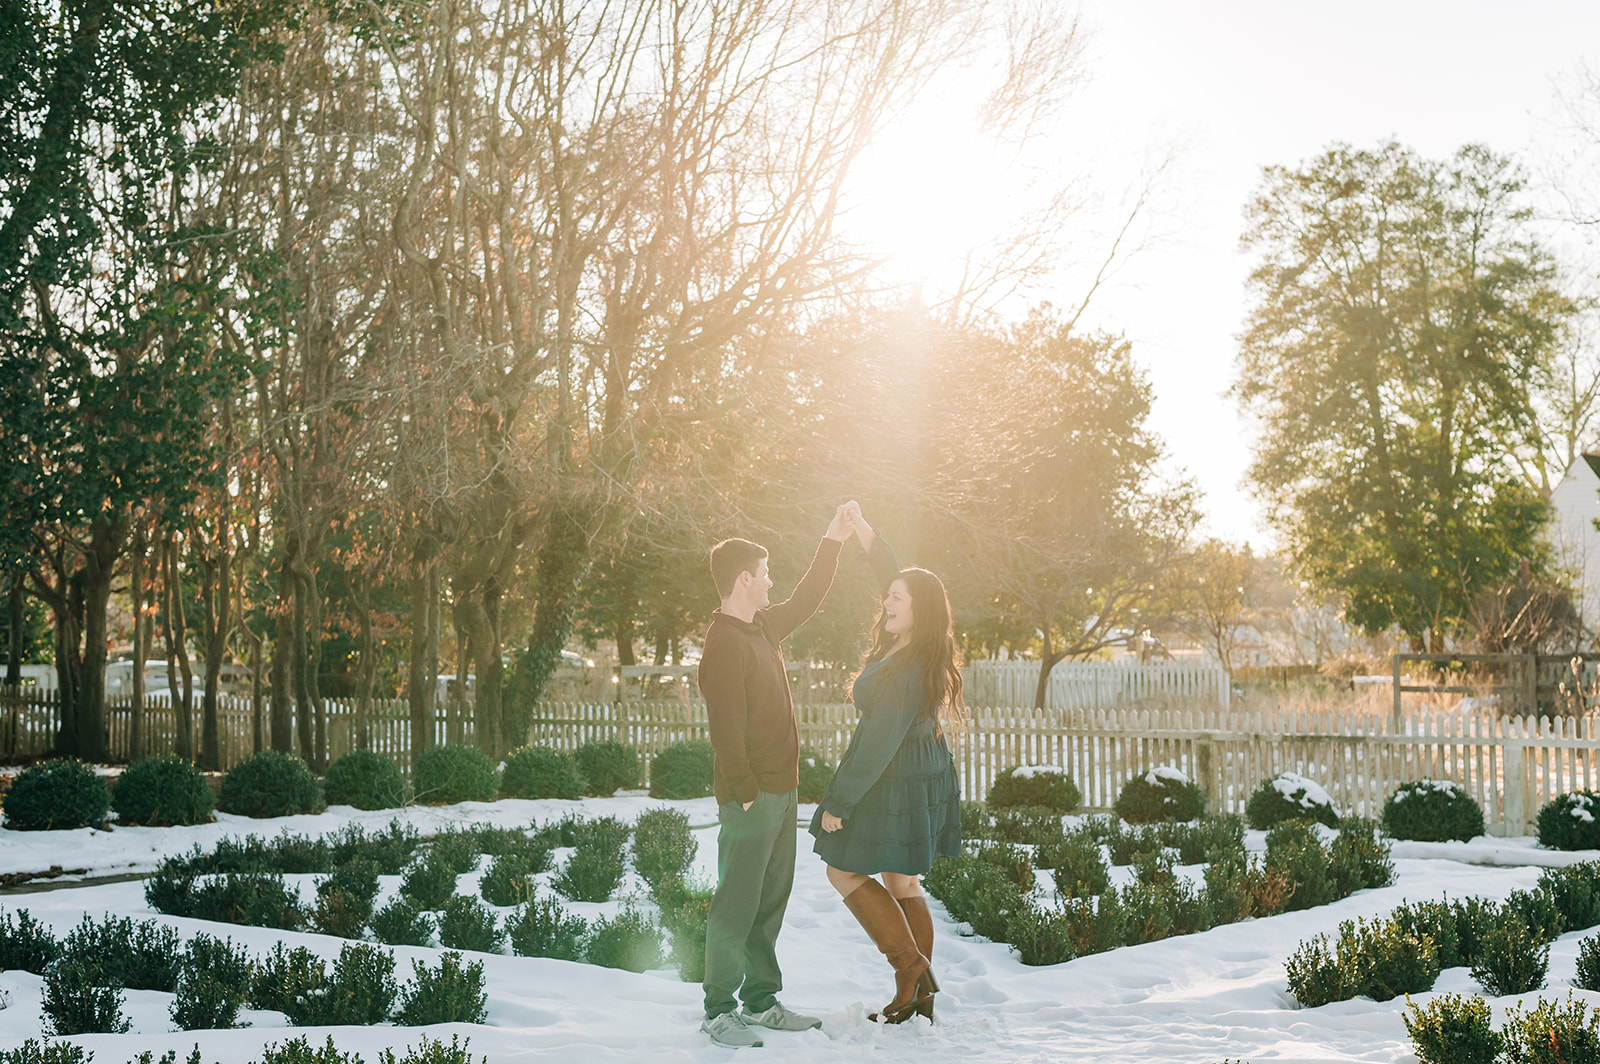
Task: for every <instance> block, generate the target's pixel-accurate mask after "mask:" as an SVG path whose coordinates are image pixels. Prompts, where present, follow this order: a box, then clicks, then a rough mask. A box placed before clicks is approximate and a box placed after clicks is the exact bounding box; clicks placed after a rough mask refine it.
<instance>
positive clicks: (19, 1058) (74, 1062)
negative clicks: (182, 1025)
mask: <svg viewBox="0 0 1600 1064" xmlns="http://www.w3.org/2000/svg"><path fill="white" fill-rule="evenodd" d="M92 1060H94V1055H93V1054H92V1053H89V1052H88V1051H87V1050H85V1049H84V1048H83V1047H82V1046H80V1045H78V1044H76V1043H74V1042H55V1041H50V1040H48V1039H47V1040H45V1041H43V1042H41V1041H39V1040H38V1039H36V1038H29V1039H28V1040H27V1041H25V1042H23V1043H22V1044H21V1045H20V1046H17V1047H16V1048H15V1049H0V1064H89V1062H90V1061H92ZM163 1064H165V1062H163Z"/></svg>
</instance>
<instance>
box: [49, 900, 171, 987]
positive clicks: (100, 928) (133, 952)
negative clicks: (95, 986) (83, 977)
mask: <svg viewBox="0 0 1600 1064" xmlns="http://www.w3.org/2000/svg"><path fill="white" fill-rule="evenodd" d="M60 960H61V961H62V962H70V963H73V964H76V965H78V966H80V967H81V968H83V970H84V971H86V972H89V973H92V975H93V976H94V979H95V981H96V982H97V983H100V984H102V985H105V986H120V987H123V988H124V989H127V990H159V991H162V992H163V993H171V992H172V990H173V989H174V988H175V987H176V986H177V985H178V972H179V969H180V967H181V966H182V963H183V955H182V953H181V951H180V943H179V939H178V932H177V931H176V930H174V929H173V928H171V927H168V926H167V925H165V924H163V923H161V922H160V921H158V920H141V921H140V922H139V923H137V924H136V923H134V922H133V921H132V920H131V919H129V918H127V917H116V916H109V915H108V916H106V918H105V919H104V920H102V921H99V922H96V921H95V920H94V918H93V917H90V916H88V915H85V916H84V918H83V919H82V920H81V921H80V922H79V924H78V926H77V927H75V928H73V929H72V930H71V931H69V932H67V937H66V939H65V940H64V941H63V942H62V944H61V956H60Z"/></svg>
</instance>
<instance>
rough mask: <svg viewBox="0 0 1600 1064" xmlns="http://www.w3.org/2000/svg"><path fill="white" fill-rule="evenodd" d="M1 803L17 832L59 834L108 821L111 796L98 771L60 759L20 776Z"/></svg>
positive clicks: (7, 821)
mask: <svg viewBox="0 0 1600 1064" xmlns="http://www.w3.org/2000/svg"><path fill="white" fill-rule="evenodd" d="M0 802H3V803H4V809H5V815H6V827H8V828H11V829H13V830H16V831H58V830H62V829H67V828H81V827H88V826H89V825H92V824H100V823H103V822H104V821H105V818H106V813H107V811H109V810H110V808H111V795H110V794H109V793H108V792H107V791H106V785H105V781H104V780H102V779H101V778H100V777H99V776H97V775H95V771H94V769H93V768H92V767H91V766H89V765H87V764H85V763H84V762H82V761H79V760H77V759H76V758H71V757H58V758H53V759H51V760H49V761H40V762H39V763H38V764H36V765H29V766H28V767H27V768H25V769H23V770H22V771H21V772H19V773H17V777H16V779H14V780H12V781H11V789H10V790H8V791H6V793H5V795H4V796H3V797H0Z"/></svg>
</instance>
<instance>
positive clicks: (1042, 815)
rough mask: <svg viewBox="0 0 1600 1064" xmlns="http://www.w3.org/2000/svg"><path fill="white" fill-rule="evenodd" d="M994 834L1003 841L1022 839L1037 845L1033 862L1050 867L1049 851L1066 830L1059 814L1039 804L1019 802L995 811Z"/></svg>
mask: <svg viewBox="0 0 1600 1064" xmlns="http://www.w3.org/2000/svg"><path fill="white" fill-rule="evenodd" d="M994 833H995V835H996V836H997V837H998V838H1000V839H1002V840H1003V841H1005V842H1025V843H1027V844H1028V845H1030V846H1034V847H1036V849H1035V851H1034V864H1035V865H1036V866H1038V867H1039V868H1049V867H1050V865H1048V864H1046V863H1045V862H1046V861H1050V860H1051V857H1050V855H1049V853H1048V851H1049V850H1050V849H1051V848H1053V847H1054V846H1056V845H1057V844H1059V843H1060V842H1061V839H1062V837H1063V836H1064V835H1065V831H1064V830H1063V828H1062V827H1061V814H1060V813H1057V812H1056V811H1055V810H1054V809H1047V808H1045V807H1044V806H1042V805H1019V806H1012V807H1011V808H1008V809H1001V810H1000V811H999V812H997V813H996V814H995V818H994Z"/></svg>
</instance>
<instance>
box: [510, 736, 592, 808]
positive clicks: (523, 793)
mask: <svg viewBox="0 0 1600 1064" xmlns="http://www.w3.org/2000/svg"><path fill="white" fill-rule="evenodd" d="M588 789H589V784H588V781H587V780H585V779H584V778H583V771H582V770H581V769H580V768H578V759H577V758H575V757H573V756H572V755H571V754H563V753H562V752H561V751H559V750H552V749H550V748H549V747H548V746H524V747H521V748H520V749H518V750H515V751H513V752H512V753H511V755H510V756H509V757H507V758H506V769H505V771H504V772H503V773H501V775H500V794H501V796H502V797H505V798H582V797H583V795H584V793H585V792H586V791H587V790H588Z"/></svg>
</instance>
